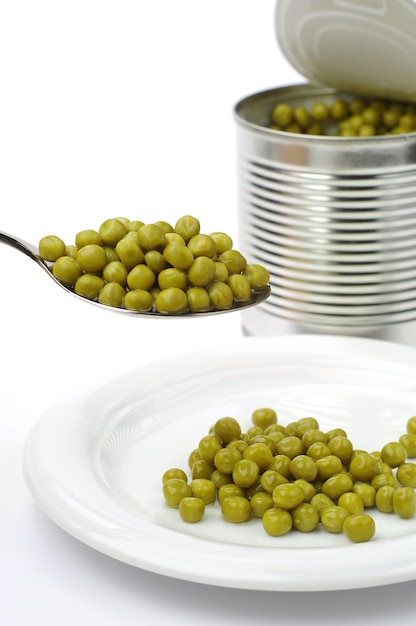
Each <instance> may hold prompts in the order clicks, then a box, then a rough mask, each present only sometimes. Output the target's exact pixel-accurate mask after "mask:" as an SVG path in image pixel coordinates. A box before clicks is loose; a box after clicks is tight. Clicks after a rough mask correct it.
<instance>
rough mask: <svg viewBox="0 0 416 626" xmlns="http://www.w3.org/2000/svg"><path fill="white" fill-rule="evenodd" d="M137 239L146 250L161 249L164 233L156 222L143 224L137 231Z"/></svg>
mask: <svg viewBox="0 0 416 626" xmlns="http://www.w3.org/2000/svg"><path fill="white" fill-rule="evenodd" d="M137 241H138V243H139V245H140V247H141V248H142V250H145V251H146V252H147V251H148V250H163V248H164V247H165V245H166V238H165V233H164V231H163V230H162V228H160V226H158V225H157V224H144V226H141V227H140V228H139V229H138V231H137Z"/></svg>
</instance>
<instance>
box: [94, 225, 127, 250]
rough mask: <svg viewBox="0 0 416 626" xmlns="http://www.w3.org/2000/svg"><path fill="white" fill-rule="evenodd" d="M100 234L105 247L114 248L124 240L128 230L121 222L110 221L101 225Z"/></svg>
mask: <svg viewBox="0 0 416 626" xmlns="http://www.w3.org/2000/svg"><path fill="white" fill-rule="evenodd" d="M98 232H99V233H100V235H101V238H102V241H103V243H104V245H105V246H111V247H113V248H114V247H115V246H116V244H117V243H118V242H119V241H120V239H123V237H124V236H125V235H126V233H127V228H126V226H125V224H123V222H122V221H121V220H118V219H108V220H105V221H104V222H103V223H102V224H101V226H100V228H99V231H98Z"/></svg>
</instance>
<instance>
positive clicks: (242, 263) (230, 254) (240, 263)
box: [218, 248, 247, 274]
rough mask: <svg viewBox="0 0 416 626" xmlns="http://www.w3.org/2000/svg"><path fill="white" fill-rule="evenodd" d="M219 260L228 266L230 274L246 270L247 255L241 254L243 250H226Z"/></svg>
mask: <svg viewBox="0 0 416 626" xmlns="http://www.w3.org/2000/svg"><path fill="white" fill-rule="evenodd" d="M218 261H220V262H221V263H224V264H225V265H226V266H227V269H228V271H229V273H230V274H240V273H241V272H243V271H244V269H245V268H246V265H247V261H246V259H245V257H244V256H243V255H242V254H241V252H239V251H238V250H235V249H234V248H232V249H231V250H226V251H225V252H223V253H222V254H220V255H219V257H218Z"/></svg>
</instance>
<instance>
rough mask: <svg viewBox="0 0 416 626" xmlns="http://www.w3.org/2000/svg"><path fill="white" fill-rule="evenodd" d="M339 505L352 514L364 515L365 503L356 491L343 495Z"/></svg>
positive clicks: (339, 499)
mask: <svg viewBox="0 0 416 626" xmlns="http://www.w3.org/2000/svg"><path fill="white" fill-rule="evenodd" d="M338 505H339V506H343V507H344V508H346V509H347V510H348V511H349V512H350V513H351V514H356V513H362V512H363V511H364V504H363V501H362V500H361V498H360V496H359V495H358V494H356V493H354V491H347V492H345V493H342V494H341V495H340V497H339V498H338Z"/></svg>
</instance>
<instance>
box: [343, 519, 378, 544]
mask: <svg viewBox="0 0 416 626" xmlns="http://www.w3.org/2000/svg"><path fill="white" fill-rule="evenodd" d="M343 531H344V534H345V536H346V537H347V538H348V539H349V540H350V541H353V542H354V543H363V542H365V541H370V539H372V538H373V537H374V535H375V532H376V524H375V521H374V520H373V518H372V517H371V516H370V515H367V514H366V513H359V514H357V515H350V516H349V517H347V519H346V520H345V521H344V525H343Z"/></svg>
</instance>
